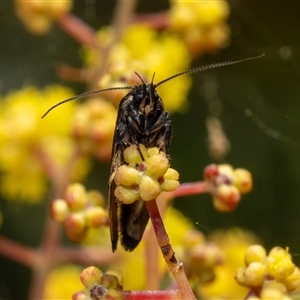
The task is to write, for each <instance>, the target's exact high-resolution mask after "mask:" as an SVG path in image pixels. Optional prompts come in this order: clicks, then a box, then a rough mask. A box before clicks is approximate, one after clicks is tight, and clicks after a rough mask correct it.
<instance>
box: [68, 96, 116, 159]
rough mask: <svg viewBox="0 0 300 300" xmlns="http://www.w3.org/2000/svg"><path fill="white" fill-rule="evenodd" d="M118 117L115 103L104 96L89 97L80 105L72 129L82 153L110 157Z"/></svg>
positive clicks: (103, 157)
mask: <svg viewBox="0 0 300 300" xmlns="http://www.w3.org/2000/svg"><path fill="white" fill-rule="evenodd" d="M116 118H117V111H116V109H115V107H114V106H113V104H111V103H110V102H108V101H105V100H103V99H102V98H92V99H89V100H88V101H86V102H85V103H84V104H82V105H80V106H79V107H78V109H77V110H76V112H75V114H74V121H73V125H72V131H73V136H74V137H75V140H76V141H77V143H78V146H79V148H80V149H81V151H82V153H85V154H92V155H93V156H95V157H96V158H98V159H99V160H109V159H110V157H111V147H112V141H113V135H114V130H115V123H116Z"/></svg>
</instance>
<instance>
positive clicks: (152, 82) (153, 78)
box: [151, 72, 155, 84]
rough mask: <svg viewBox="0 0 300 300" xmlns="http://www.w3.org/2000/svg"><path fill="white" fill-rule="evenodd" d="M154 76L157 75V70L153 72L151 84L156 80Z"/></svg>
mask: <svg viewBox="0 0 300 300" xmlns="http://www.w3.org/2000/svg"><path fill="white" fill-rule="evenodd" d="M154 77H155V72H154V73H153V75H152V80H151V84H153V81H154Z"/></svg>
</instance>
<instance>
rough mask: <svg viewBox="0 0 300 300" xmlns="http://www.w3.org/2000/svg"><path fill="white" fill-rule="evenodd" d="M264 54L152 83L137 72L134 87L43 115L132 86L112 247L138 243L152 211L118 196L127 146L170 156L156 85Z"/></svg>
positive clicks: (122, 130) (119, 148) (123, 120)
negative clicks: (153, 149) (142, 147)
mask: <svg viewBox="0 0 300 300" xmlns="http://www.w3.org/2000/svg"><path fill="white" fill-rule="evenodd" d="M262 56H264V54H259V55H254V56H251V57H246V58H243V59H238V60H233V61H227V62H221V63H216V64H211V65H206V66H200V67H196V68H193V69H190V70H187V71H184V72H181V73H178V74H175V75H173V76H171V77H169V78H166V79H164V80H162V81H160V82H158V83H153V79H154V76H153V78H152V81H151V82H150V83H145V82H144V81H143V79H142V78H141V77H140V76H139V75H138V74H137V75H138V77H139V78H140V80H141V84H139V85H136V86H133V87H132V86H125V87H113V88H107V89H102V90H95V91H90V92H86V93H83V94H80V95H78V96H75V97H72V98H69V99H66V100H63V101H61V102H59V103H57V104H56V105H54V106H52V107H51V108H50V109H49V110H48V111H47V112H46V113H45V114H44V115H43V116H42V118H43V117H45V116H46V115H47V114H48V113H49V112H50V111H51V110H52V109H54V108H55V107H57V106H59V105H61V104H63V103H65V102H68V101H71V100H75V99H80V98H84V97H87V96H90V95H92V94H96V93H102V92H107V91H112V90H123V89H128V90H130V92H129V93H128V94H127V95H126V96H125V97H124V98H123V99H122V100H121V102H120V104H119V109H118V116H117V120H116V126H115V132H114V138H113V146H112V158H111V171H110V177H109V192H108V209H109V220H110V234H111V243H112V250H113V251H115V250H116V249H117V244H118V240H119V236H120V238H121V244H122V246H123V248H124V249H125V250H127V251H132V250H134V249H135V248H136V247H137V245H138V244H139V242H140V240H141V238H142V236H143V233H144V231H145V228H146V225H147V223H148V220H149V214H148V211H147V208H146V205H145V202H144V200H143V199H138V200H137V201H134V202H132V203H130V204H124V203H122V202H121V201H120V200H118V199H117V197H116V196H115V189H116V183H115V181H114V177H115V174H116V171H117V169H118V168H119V167H120V166H122V165H125V164H127V163H126V161H125V160H124V150H125V149H127V148H128V147H130V146H131V145H135V146H136V148H137V149H138V152H139V155H140V158H141V160H142V161H144V160H145V158H144V156H143V154H142V151H141V149H140V145H144V146H145V147H146V148H148V147H157V148H158V149H159V151H161V152H163V153H165V154H166V157H167V158H169V146H170V142H171V138H172V122H171V118H170V115H169V113H168V112H167V111H165V109H164V104H163V101H162V99H161V98H160V96H159V95H158V93H157V88H158V87H159V86H160V85H162V84H163V83H165V82H167V81H169V80H171V79H174V78H175V77H178V76H181V75H184V74H193V73H197V72H201V71H204V70H209V69H213V68H218V67H223V66H228V65H233V64H237V63H240V62H243V61H247V60H251V59H256V58H260V57H262Z"/></svg>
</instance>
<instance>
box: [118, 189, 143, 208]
mask: <svg viewBox="0 0 300 300" xmlns="http://www.w3.org/2000/svg"><path fill="white" fill-rule="evenodd" d="M114 194H115V196H116V198H117V199H118V200H119V201H121V202H123V203H124V204H131V203H133V202H134V201H137V200H139V199H140V195H139V191H138V190H135V189H131V188H129V187H125V186H122V185H118V186H117V187H116V189H115V192H114Z"/></svg>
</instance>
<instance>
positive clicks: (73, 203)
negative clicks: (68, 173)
mask: <svg viewBox="0 0 300 300" xmlns="http://www.w3.org/2000/svg"><path fill="white" fill-rule="evenodd" d="M65 199H66V202H67V203H68V206H69V208H70V210H71V211H77V210H81V209H83V208H84V207H85V205H86V200H87V199H86V190H85V188H84V186H83V185H82V184H80V183H74V184H71V185H69V186H68V187H67V190H66V193H65Z"/></svg>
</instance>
